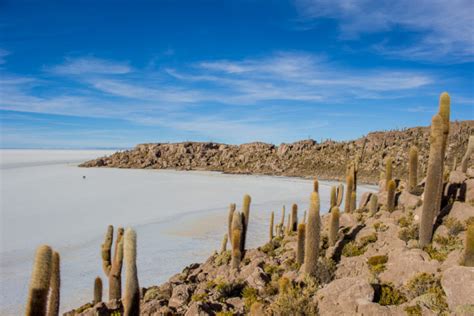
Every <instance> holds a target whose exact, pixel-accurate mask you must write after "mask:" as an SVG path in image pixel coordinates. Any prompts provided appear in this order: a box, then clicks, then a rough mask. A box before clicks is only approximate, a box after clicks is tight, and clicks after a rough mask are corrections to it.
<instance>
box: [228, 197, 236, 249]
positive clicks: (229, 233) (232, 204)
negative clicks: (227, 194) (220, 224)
mask: <svg viewBox="0 0 474 316" xmlns="http://www.w3.org/2000/svg"><path fill="white" fill-rule="evenodd" d="M235 208H236V206H235V204H234V203H231V204H230V205H229V216H228V217H227V235H228V236H229V237H230V236H232V219H233V218H234V212H235ZM229 241H230V243H232V240H229Z"/></svg>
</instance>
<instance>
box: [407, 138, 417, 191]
mask: <svg viewBox="0 0 474 316" xmlns="http://www.w3.org/2000/svg"><path fill="white" fill-rule="evenodd" d="M408 160H409V162H408V191H409V192H413V190H414V189H415V187H416V185H417V184H418V148H417V147H416V146H412V147H411V148H410V153H409V158H408Z"/></svg>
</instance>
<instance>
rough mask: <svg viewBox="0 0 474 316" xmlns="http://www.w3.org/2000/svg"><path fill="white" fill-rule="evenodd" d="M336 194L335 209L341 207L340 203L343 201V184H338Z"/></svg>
mask: <svg viewBox="0 0 474 316" xmlns="http://www.w3.org/2000/svg"><path fill="white" fill-rule="evenodd" d="M336 193H337V194H336V196H337V199H336V200H337V203H336V205H337V207H341V204H342V201H343V200H344V185H343V184H339V186H338V187H337V191H336Z"/></svg>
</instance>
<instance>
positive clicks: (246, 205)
mask: <svg viewBox="0 0 474 316" xmlns="http://www.w3.org/2000/svg"><path fill="white" fill-rule="evenodd" d="M251 201H252V199H251V198H250V195H248V194H245V195H244V200H243V203H242V225H243V230H242V247H241V251H242V256H243V255H244V250H245V243H246V241H247V230H248V226H249V219H250V202H251Z"/></svg>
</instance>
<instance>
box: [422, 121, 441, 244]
mask: <svg viewBox="0 0 474 316" xmlns="http://www.w3.org/2000/svg"><path fill="white" fill-rule="evenodd" d="M442 149H443V118H442V117H441V116H440V115H439V114H437V115H435V116H433V119H432V121H431V136H430V153H429V158H428V169H427V175H426V183H425V193H424V201H423V210H422V213H421V220H420V239H419V243H420V247H425V246H426V245H427V244H429V243H430V242H431V237H432V234H433V222H434V219H435V216H436V214H437V213H438V210H437V209H436V205H437V200H438V199H439V196H438V184H439V181H440V180H439V178H440V177H442V176H443V167H442V161H441V160H442V157H441V152H442Z"/></svg>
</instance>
